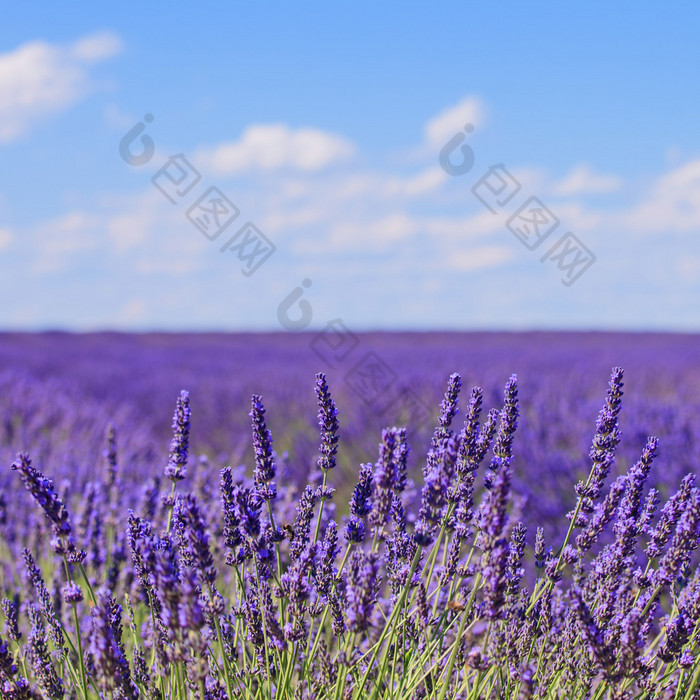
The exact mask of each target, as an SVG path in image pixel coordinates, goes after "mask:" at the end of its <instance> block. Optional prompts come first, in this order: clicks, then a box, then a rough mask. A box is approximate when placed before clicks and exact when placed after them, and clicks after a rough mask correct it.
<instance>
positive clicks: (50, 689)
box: [0, 368, 700, 700]
mask: <svg viewBox="0 0 700 700" xmlns="http://www.w3.org/2000/svg"><path fill="white" fill-rule="evenodd" d="M622 377H623V373H622V370H621V369H620V368H614V369H613V371H612V376H611V379H610V384H609V387H608V393H607V396H606V399H605V402H604V406H603V409H602V410H601V412H600V414H599V417H598V421H597V423H596V425H595V433H594V438H593V443H592V447H591V448H590V451H589V454H588V460H589V461H588V465H587V466H588V475H587V477H584V478H583V479H581V480H580V481H579V483H578V484H576V486H575V488H574V489H573V491H572V502H571V507H570V509H569V513H568V524H567V526H566V527H565V528H564V529H563V530H564V532H565V534H564V535H563V537H562V538H561V540H559V541H557V540H554V539H552V533H549V535H547V533H546V532H545V529H544V528H542V527H540V528H537V530H536V533H535V536H534V540H530V539H529V538H530V537H532V536H531V535H530V533H529V531H528V527H527V526H526V524H525V523H524V522H523V521H522V519H521V515H522V514H521V513H520V509H521V508H522V503H518V500H517V496H518V494H517V491H516V489H515V488H514V483H515V481H514V479H515V476H516V474H517V469H518V468H519V464H521V462H519V461H518V432H517V431H518V424H519V423H520V422H521V420H522V416H521V413H526V410H527V407H526V410H523V409H522V408H521V405H520V400H521V399H520V396H519V390H518V380H517V377H516V376H515V375H513V376H511V377H510V379H509V380H508V381H507V383H506V385H505V390H504V394H503V400H502V404H501V405H499V406H494V407H492V408H491V409H490V410H488V411H487V412H486V415H485V416H484V417H483V418H482V410H483V404H484V401H485V393H484V391H482V389H481V388H479V387H475V388H474V389H472V392H471V396H470V398H469V400H468V403H467V407H466V411H465V418H464V421H463V423H462V425H461V426H460V425H459V422H458V416H459V413H460V408H459V399H460V391H461V387H462V380H461V377H460V376H459V375H457V374H453V375H452V376H450V378H449V381H448V385H447V390H446V392H445V396H444V399H443V401H442V402H441V404H440V411H439V414H438V416H437V420H436V425H435V429H434V432H433V435H432V438H431V440H430V444H429V447H428V450H427V453H426V455H425V460H424V463H423V465H422V466H423V468H422V483H419V484H417V485H414V484H413V480H412V478H411V474H409V467H408V457H409V453H410V452H411V450H410V448H409V445H408V431H407V428H408V429H410V426H406V427H401V428H399V427H387V428H385V429H384V430H383V431H382V433H381V439H380V441H379V445H378V450H377V457H376V461H374V462H372V461H363V462H361V463H359V464H358V466H357V469H356V476H355V479H354V481H355V484H354V489H353V490H352V492H351V495H350V498H349V501H348V502H347V503H344V502H342V501H340V500H339V498H338V497H337V493H336V492H335V491H334V490H333V488H332V487H331V482H332V480H333V479H334V476H335V474H336V473H337V472H338V469H337V468H336V467H337V466H338V463H339V460H340V457H341V456H342V451H343V445H344V441H343V439H342V435H341V425H340V423H339V412H338V409H337V406H336V402H335V400H334V398H333V396H332V394H331V390H330V388H329V384H328V381H327V378H326V376H325V375H324V374H322V373H319V374H318V375H317V376H316V383H315V394H316V400H317V403H318V424H319V428H320V443H319V447H318V456H317V457H316V460H315V466H316V467H317V469H318V470H320V474H319V478H318V480H315V478H314V476H313V474H312V475H310V477H311V480H312V483H308V484H303V483H302V484H301V485H297V484H294V483H293V482H289V481H287V480H286V478H285V473H286V472H285V468H284V463H285V460H286V457H281V456H279V455H278V454H277V453H276V452H275V451H274V450H273V448H272V445H273V438H272V432H271V430H270V429H269V427H268V424H267V420H266V414H265V408H264V407H263V402H262V397H261V396H260V395H257V394H256V395H253V398H252V404H251V411H250V418H251V423H252V436H253V437H252V443H253V449H254V468H253V469H248V470H246V469H245V468H240V467H234V466H232V465H225V466H222V468H221V469H219V470H217V469H216V468H213V467H212V465H211V463H210V461H209V460H208V459H205V460H203V461H201V462H199V463H198V465H197V470H186V468H185V467H186V465H187V463H188V459H189V444H190V430H191V417H192V416H191V409H190V396H189V394H188V393H187V392H182V393H181V394H180V396H179V398H178V400H177V404H176V410H175V416H174V419H173V433H174V436H173V440H172V442H171V445H170V454H169V458H168V461H167V463H166V464H164V466H163V476H164V477H165V478H164V479H160V480H154V481H152V482H150V483H148V484H146V486H145V489H144V492H143V497H142V499H141V501H140V504H139V505H138V506H137V507H135V508H132V509H130V510H128V511H127V510H126V509H125V510H124V517H123V518H121V517H120V513H121V505H122V504H123V502H125V501H126V502H130V499H128V494H129V491H130V490H133V489H132V486H133V485H134V484H132V483H130V482H129V481H128V477H127V475H126V474H123V473H121V472H120V464H121V460H120V458H119V454H118V447H117V441H116V437H115V436H116V429H115V428H114V426H111V425H110V426H109V427H108V428H107V446H106V448H105V450H104V458H105V464H106V471H105V475H104V478H103V484H102V486H103V487H102V488H100V487H99V485H97V483H96V482H94V481H91V482H88V483H87V484H86V485H85V486H84V488H82V487H81V489H80V491H79V494H80V496H81V497H80V498H79V499H76V498H73V497H72V494H71V491H72V490H73V489H74V488H75V485H73V484H71V483H70V482H68V483H65V484H64V483H59V485H58V486H57V485H56V484H55V483H54V481H53V480H51V479H50V478H48V477H47V476H45V474H44V473H43V471H42V470H40V469H38V468H37V467H35V466H33V465H32V462H31V460H30V457H29V455H28V454H27V453H21V454H20V455H19V456H18V458H17V460H16V461H15V462H14V463H13V464H12V469H13V470H15V471H16V472H18V473H19V477H20V478H19V481H21V483H22V484H23V485H24V487H25V489H26V491H27V492H28V495H27V498H31V499H33V500H34V501H35V504H36V506H37V509H36V515H37V516H38V517H34V515H30V514H29V513H31V511H28V514H27V517H26V519H25V520H24V522H23V523H22V524H21V525H19V526H18V524H17V523H16V522H13V521H12V520H11V519H8V518H7V517H6V516H5V515H2V518H0V531H1V532H2V542H1V544H2V550H0V551H1V553H2V558H3V559H4V560H5V561H4V562H3V564H4V566H3V567H2V570H3V571H5V572H6V571H8V570H11V572H12V576H9V577H4V578H3V579H2V581H0V598H1V599H2V606H1V607H2V618H1V619H3V620H4V626H3V629H2V631H1V632H0V693H1V694H2V697H3V698H8V699H13V700H14V699H18V700H19V699H25V698H26V699H32V700H34V699H36V698H51V699H52V700H53V699H56V700H59V699H63V698H80V699H82V700H90V699H92V698H110V699H113V700H134V699H136V698H141V699H148V700H156V699H157V700H166V699H172V700H184V698H197V699H198V700H210V699H216V700H223V699H225V698H228V699H231V700H233V699H234V698H240V699H245V700H254V699H255V700H258V699H260V700H262V699H263V698H275V699H276V700H281V699H287V698H288V699H289V700H297V699H299V700H301V699H304V698H314V699H315V700H341V699H342V700H345V699H357V700H359V699H360V698H370V700H380V699H382V700H384V699H387V700H388V699H389V698H391V699H394V698H398V699H401V700H404V699H405V700H409V699H413V698H432V699H434V700H445V699H446V698H459V699H463V700H467V699H469V700H476V699H477V698H505V699H513V700H515V699H520V698H567V699H568V698H580V699H582V700H583V699H584V698H593V699H596V700H600V699H602V698H610V699H612V698H615V699H622V698H627V699H629V700H631V699H633V698H639V699H641V698H662V697H663V698H674V699H675V700H681V699H683V700H689V699H690V698H699V697H700V661H699V660H698V652H699V651H700V648H699V640H698V635H699V634H700V567H699V566H698V557H697V552H696V550H697V548H698V544H699V543H700V488H698V487H697V486H696V485H695V482H694V476H693V475H692V474H689V475H687V476H686V477H685V478H683V479H682V481H681V482H680V484H679V486H678V489H677V491H676V492H675V493H671V494H669V496H668V497H667V498H666V499H665V503H664V504H663V505H661V496H660V492H659V490H658V489H656V488H649V487H648V483H649V480H650V479H651V477H652V475H653V471H654V464H655V461H656V459H657V451H660V450H663V444H659V440H657V439H656V438H655V437H649V438H648V439H647V440H646V444H645V446H644V448H643V450H642V453H641V456H640V457H639V459H638V460H637V461H635V462H634V463H632V464H631V465H630V466H629V468H628V469H625V470H623V472H622V473H620V474H618V475H616V476H613V474H612V472H613V469H614V466H615V458H616V454H617V450H618V446H619V445H620V443H621V440H622V431H621V423H622V420H621V416H622V413H621V410H622V388H623V385H622ZM499 403H500V402H499ZM195 418H196V411H195ZM414 454H415V451H414ZM528 469H529V473H530V474H531V475H532V474H534V473H536V471H534V469H535V467H534V466H533V465H528ZM47 471H48V470H47ZM192 471H195V474H197V476H198V478H195V476H193V475H192ZM217 471H218V473H217ZM319 482H321V483H319ZM216 485H218V493H217V492H216V491H217V489H216ZM3 496H4V497H5V498H9V494H3ZM19 498H20V496H19V494H18V495H17V499H19ZM3 503H4V501H3ZM72 504H76V509H75V512H73V507H72ZM27 506H28V504H27ZM659 506H661V507H660V508H659ZM4 512H5V511H4V506H3V507H2V508H1V509H0V513H2V514H4ZM76 524H77V526H76ZM548 540H550V542H548ZM12 561H14V565H13V566H8V565H7V564H8V563H9V562H12ZM19 562H21V565H20V563H19Z"/></svg>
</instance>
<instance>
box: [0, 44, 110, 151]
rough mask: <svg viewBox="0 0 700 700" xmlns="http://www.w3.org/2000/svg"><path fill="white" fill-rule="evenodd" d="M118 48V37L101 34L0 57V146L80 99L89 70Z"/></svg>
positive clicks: (30, 47) (30, 46) (88, 85)
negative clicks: (64, 44)
mask: <svg viewBox="0 0 700 700" xmlns="http://www.w3.org/2000/svg"><path fill="white" fill-rule="evenodd" d="M121 49H122V42H121V40H120V39H119V37H118V36H117V35H115V34H112V33H110V32H101V33H98V34H92V35H90V36H87V37H84V38H82V39H80V40H78V41H76V42H74V43H73V44H69V45H67V46H62V45H54V44H49V43H47V42H43V41H32V42H29V43H26V44H23V45H22V46H20V47H19V48H17V49H15V50H14V51H10V52H7V53H4V54H0V142H9V141H13V140H15V139H17V138H19V137H20V136H22V135H24V134H25V133H26V132H27V131H28V130H29V129H30V128H31V127H32V126H33V125H34V124H35V123H36V122H37V121H39V120H41V119H43V118H46V117H48V116H51V115H52V114H56V113H59V112H61V111H63V110H65V109H67V108H68V107H69V106H70V105H72V104H74V103H75V102H77V101H79V100H80V99H82V98H83V97H84V96H85V95H87V94H88V93H89V92H90V90H91V89H92V85H91V82H90V73H89V67H90V66H91V65H92V64H94V63H97V62H99V61H102V60H104V59H106V58H109V57H110V56H113V55H115V54H117V53H119V51H121Z"/></svg>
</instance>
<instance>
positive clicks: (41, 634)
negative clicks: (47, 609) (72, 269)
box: [29, 603, 65, 700]
mask: <svg viewBox="0 0 700 700" xmlns="http://www.w3.org/2000/svg"><path fill="white" fill-rule="evenodd" d="M29 620H30V622H31V625H32V629H31V632H30V633H29V658H30V660H31V662H32V666H33V667H34V673H35V675H36V678H37V681H38V683H39V686H40V687H41V689H42V690H43V691H44V692H45V693H46V695H48V696H49V697H50V698H51V700H61V699H62V698H63V696H64V695H65V688H64V687H63V680H62V679H61V678H60V677H59V676H58V674H57V673H56V669H55V668H54V665H53V663H52V662H51V656H50V654H49V647H48V642H47V639H46V632H45V631H44V623H43V622H42V620H41V613H40V612H39V609H38V608H37V607H36V606H34V605H32V604H31V603H30V604H29Z"/></svg>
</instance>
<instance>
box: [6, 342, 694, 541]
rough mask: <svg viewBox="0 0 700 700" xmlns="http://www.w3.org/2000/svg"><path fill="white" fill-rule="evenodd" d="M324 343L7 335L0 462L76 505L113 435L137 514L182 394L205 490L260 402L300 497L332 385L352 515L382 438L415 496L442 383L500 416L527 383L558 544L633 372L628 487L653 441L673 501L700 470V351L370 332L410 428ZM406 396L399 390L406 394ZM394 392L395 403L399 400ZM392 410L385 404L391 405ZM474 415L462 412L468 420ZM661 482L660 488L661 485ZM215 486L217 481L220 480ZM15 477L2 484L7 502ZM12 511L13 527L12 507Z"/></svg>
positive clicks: (536, 506)
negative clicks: (599, 423) (318, 382)
mask: <svg viewBox="0 0 700 700" xmlns="http://www.w3.org/2000/svg"><path fill="white" fill-rule="evenodd" d="M314 338H315V336H314V335H313V334H306V333H301V334H292V333H279V334H197V335H195V334H187V335H185V334H183V335H180V334H143V335H136V334H117V333H99V334H88V335H73V334H67V333H43V334H12V333H7V334H2V335H0V415H1V416H2V422H1V423H0V460H1V461H2V463H4V464H6V465H9V464H10V463H11V462H12V460H13V459H14V458H15V456H16V455H17V453H18V452H20V451H23V450H30V451H31V454H32V459H33V461H34V463H35V464H36V465H38V467H39V468H46V469H47V470H48V471H50V473H51V474H52V475H53V477H54V479H55V480H56V481H57V483H58V484H59V485H60V483H61V481H62V480H68V481H70V484H71V487H70V494H69V496H68V500H69V502H70V501H71V499H80V498H82V494H83V492H84V490H85V485H86V484H87V483H88V482H90V481H97V482H100V481H101V479H102V476H101V474H102V471H103V469H104V456H103V453H104V451H105V449H106V442H105V433H106V431H107V428H108V426H109V425H110V424H113V425H114V428H115V431H116V434H117V436H118V445H119V462H120V464H119V469H120V473H121V475H122V478H124V479H125V480H126V482H127V483H128V482H129V481H130V480H133V482H135V483H134V486H135V488H131V489H127V491H126V492H125V494H124V499H125V501H126V503H124V504H123V505H124V506H125V507H129V506H134V505H135V504H136V501H137V499H138V498H139V495H140V491H141V486H146V484H147V483H148V479H149V478H150V477H156V476H159V475H162V473H163V465H164V464H166V463H167V461H168V445H169V442H170V437H171V435H172V432H171V426H170V417H169V415H168V414H169V410H166V407H170V406H172V405H173V401H174V399H175V397H177V396H178V394H179V392H180V390H181V389H187V390H188V391H189V393H190V397H191V405H192V411H193V416H192V427H193V429H192V444H191V448H190V463H191V464H192V465H193V466H192V467H191V468H190V469H191V475H193V476H194V474H195V473H196V471H197V469H198V467H197V459H198V458H201V459H200V464H202V465H203V464H204V460H205V459H206V460H207V464H208V465H209V466H208V467H207V468H206V469H203V468H202V474H201V475H200V477H201V478H207V474H209V475H216V474H218V471H219V470H220V469H221V468H223V467H224V466H226V465H229V464H232V465H239V464H247V465H249V466H250V465H252V464H253V449H252V446H251V445H250V440H249V417H248V412H249V406H250V397H251V395H253V394H258V395H261V396H262V397H263V399H264V402H265V407H266V410H267V421H268V425H269V427H270V428H271V430H272V432H273V434H274V435H275V446H276V451H277V453H278V454H279V455H281V456H282V455H284V454H285V453H287V457H286V458H285V459H283V460H282V462H283V468H282V469H283V471H282V478H283V479H285V480H287V481H289V482H292V483H293V484H295V485H297V486H303V484H305V483H307V481H308V479H309V476H310V473H311V472H312V471H314V470H315V469H316V462H315V460H316V457H317V426H316V423H315V420H314V415H315V401H316V397H315V396H314V392H313V391H312V387H311V386H310V378H313V376H314V375H315V373H316V372H319V371H323V372H325V373H326V374H327V376H328V382H329V384H330V386H331V387H332V389H333V394H334V397H335V400H336V404H337V406H338V409H339V412H340V416H341V423H342V429H341V432H342V437H343V440H342V446H341V449H340V450H339V452H338V455H337V461H338V469H336V470H335V486H336V488H337V489H338V491H339V496H341V498H340V499H339V502H347V498H346V496H347V495H349V491H350V489H352V487H353V485H354V483H355V480H356V477H357V469H358V465H359V464H360V463H363V462H368V461H371V460H372V459H373V458H374V457H373V456H374V454H375V451H376V436H377V435H378V434H380V432H381V429H382V428H384V427H388V426H391V425H406V428H407V431H408V442H409V444H410V445H412V446H414V447H416V448H417V449H415V450H413V451H412V452H411V453H410V455H409V460H408V472H409V475H410V476H413V477H414V478H415V479H416V481H417V482H419V481H420V479H419V478H418V476H419V472H420V466H421V459H422V458H423V454H422V451H423V446H424V445H425V444H427V442H428V441H429V439H430V434H431V433H432V429H433V426H434V424H435V421H436V419H437V406H438V404H439V400H440V397H441V395H442V392H443V390H444V385H445V381H446V378H447V377H448V376H449V375H450V374H451V373H452V372H455V371H456V372H458V373H459V374H460V375H461V377H462V381H463V383H464V385H465V386H467V387H469V386H475V385H478V386H481V387H483V389H484V406H485V408H486V409H487V410H488V409H489V408H493V407H498V406H500V404H501V401H502V387H503V382H504V380H505V378H507V377H508V376H510V375H511V374H512V373H516V374H517V375H518V379H519V391H520V397H521V418H520V428H519V431H518V433H519V434H518V445H517V449H516V450H515V457H514V461H513V478H514V493H515V495H516V504H515V505H516V508H517V509H518V510H519V511H521V515H520V517H521V518H522V520H523V522H525V524H526V525H527V526H528V528H529V529H530V531H534V529H535V528H536V527H537V526H543V527H544V528H545V531H546V532H547V535H548V537H549V536H552V537H560V536H561V534H562V528H563V527H564V526H565V520H564V519H563V515H564V514H565V511H566V508H567V507H568V504H569V503H570V498H571V484H572V483H573V482H574V481H576V480H577V479H580V478H581V477H582V476H583V475H584V474H585V473H587V469H588V466H589V465H588V461H587V457H588V450H589V446H590V442H589V441H590V431H591V428H592V426H593V424H594V420H595V417H596V415H597V411H598V409H599V401H600V386H601V384H602V383H603V382H605V381H606V378H607V377H608V376H609V371H610V367H611V366H614V365H621V366H624V367H625V370H626V376H627V393H626V397H625V411H624V416H623V417H622V420H621V429H622V440H621V443H620V447H619V450H618V457H617V464H616V468H615V469H616V472H615V473H623V472H624V471H625V470H626V469H627V468H628V467H629V466H630V465H631V464H632V463H633V462H634V461H635V460H636V459H637V457H638V455H639V454H640V452H641V450H642V448H643V447H644V444H645V440H646V437H647V436H648V435H656V436H658V438H659V441H660V446H659V450H658V452H659V454H658V458H657V461H656V464H657V466H656V468H655V469H654V470H653V471H652V474H651V476H650V483H652V484H657V485H658V486H659V488H660V491H661V494H662V496H667V495H668V493H669V490H673V489H675V487H676V486H677V484H678V483H679V481H680V479H681V478H682V477H683V475H685V474H686V473H688V472H689V471H694V470H695V465H697V464H699V463H700V459H699V457H700V445H699V442H700V362H699V361H698V358H700V338H698V337H695V336H689V335H688V336H685V335H654V334H621V333H609V334H608V333H469V334H463V333H430V334H408V333H390V334H389V333H369V334H361V335H359V336H358V339H359V347H360V350H361V352H360V351H358V352H357V353H356V354H357V356H358V357H359V356H360V355H362V354H366V353H370V352H372V353H375V355H376V356H377V357H379V358H380V359H381V360H382V361H383V362H384V363H385V364H386V365H387V366H389V367H390V368H391V369H392V370H393V371H394V372H395V373H396V375H397V376H398V378H399V379H398V380H397V384H400V388H404V389H405V388H408V389H410V391H411V392H412V393H413V394H415V395H417V396H418V397H419V398H420V400H421V401H422V404H423V405H424V406H427V407H428V410H429V411H430V412H431V413H430V415H429V419H428V420H427V421H425V422H424V423H423V424H422V425H419V426H416V425H415V424H410V423H409V422H408V421H407V420H406V418H407V416H406V414H405V411H404V409H403V407H402V406H401V405H400V402H398V401H397V402H396V403H395V404H391V402H390V403H389V406H388V407H387V408H384V407H383V406H380V408H381V409H384V410H383V412H382V413H380V410H378V407H377V402H375V403H374V404H372V402H370V401H368V399H369V398H370V397H368V396H367V395H364V396H363V395H362V393H361V392H358V390H357V387H356V386H354V385H353V382H352V381H350V380H349V379H348V370H349V369H350V365H348V364H347V363H345V364H344V365H342V366H339V367H337V368H335V369H334V368H333V367H330V366H329V365H328V363H326V362H324V360H323V359H322V358H321V357H320V356H319V355H317V354H316V353H315V352H314V350H313V348H312V343H313V341H314ZM396 388H397V387H396V386H394V387H392V388H391V391H392V392H393V391H395V390H396ZM387 393H388V391H387ZM379 403H381V401H380V402H379ZM465 408H466V407H462V411H464V410H465ZM659 475H663V480H661V482H660V476H659ZM211 478H215V476H212V477H211ZM10 479H11V474H10V472H9V470H0V489H2V490H3V491H4V492H6V493H7V492H8V491H7V489H8V485H9V480H10ZM13 501H14V499H9V502H8V504H7V509H8V511H9V513H8V514H9V515H11V514H12V511H13V508H14V507H15V504H14V502H13Z"/></svg>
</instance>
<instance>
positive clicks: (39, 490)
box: [10, 452, 75, 554]
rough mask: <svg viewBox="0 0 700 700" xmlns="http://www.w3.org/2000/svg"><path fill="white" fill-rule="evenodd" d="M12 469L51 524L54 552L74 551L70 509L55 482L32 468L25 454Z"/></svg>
mask: <svg viewBox="0 0 700 700" xmlns="http://www.w3.org/2000/svg"><path fill="white" fill-rule="evenodd" d="M10 468H11V469H12V470H13V471H19V473H20V476H21V478H22V482H23V483H24V486H25V488H26V489H27V491H29V493H31V494H32V496H33V497H34V499H35V500H36V502H37V503H38V504H39V505H40V506H41V508H42V509H43V511H44V514H45V515H46V517H47V518H48V519H49V521H50V522H51V529H52V531H53V534H54V539H53V540H52V542H51V544H52V545H53V549H54V551H55V552H56V553H57V554H68V553H70V552H72V551H74V550H75V545H74V543H73V539H72V537H71V526H70V517H69V515H68V509H67V508H66V506H65V504H64V503H63V501H62V500H61V499H60V498H59V497H58V494H57V493H56V490H55V489H54V485H53V481H51V479H47V478H46V477H45V476H44V475H43V474H42V473H41V472H40V471H39V470H38V469H35V468H34V467H32V463H31V460H30V459H29V455H28V454H26V453H25V452H22V453H20V454H19V455H18V456H17V460H15V461H14V462H13V463H12V465H11V467H10Z"/></svg>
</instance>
